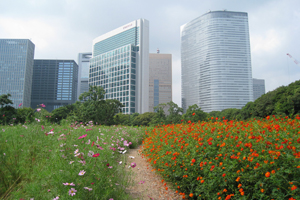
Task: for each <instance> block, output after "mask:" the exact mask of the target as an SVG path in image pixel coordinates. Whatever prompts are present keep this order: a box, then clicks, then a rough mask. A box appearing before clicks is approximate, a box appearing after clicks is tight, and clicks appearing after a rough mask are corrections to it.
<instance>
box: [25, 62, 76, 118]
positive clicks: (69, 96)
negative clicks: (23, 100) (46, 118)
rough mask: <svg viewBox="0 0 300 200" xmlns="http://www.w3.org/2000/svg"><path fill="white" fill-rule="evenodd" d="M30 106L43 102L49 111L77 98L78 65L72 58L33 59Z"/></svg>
mask: <svg viewBox="0 0 300 200" xmlns="http://www.w3.org/2000/svg"><path fill="white" fill-rule="evenodd" d="M33 69H34V70H33V76H32V95H31V107H32V108H33V109H35V108H37V106H38V105H40V104H42V103H43V104H45V106H46V107H45V109H46V110H47V111H49V112H51V111H52V110H54V109H56V108H59V107H61V106H65V105H69V104H72V103H75V102H76V100H77V85H78V65H77V64H76V62H75V61H74V60H41V59H35V60H34V66H33Z"/></svg>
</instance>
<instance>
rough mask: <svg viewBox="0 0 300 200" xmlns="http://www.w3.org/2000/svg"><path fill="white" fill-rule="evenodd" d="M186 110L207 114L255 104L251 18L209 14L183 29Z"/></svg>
mask: <svg viewBox="0 0 300 200" xmlns="http://www.w3.org/2000/svg"><path fill="white" fill-rule="evenodd" d="M180 29H181V73H182V75H181V76H182V79H181V81H182V83H181V85H182V92H181V94H182V107H183V109H184V111H186V110H187V108H188V107H189V106H191V105H193V104H197V105H198V106H199V107H201V109H202V110H203V111H205V112H211V111H221V110H224V109H227V108H241V107H243V106H244V105H245V104H246V103H247V102H249V101H253V86H252V69H251V55H250V41H249V28H248V14H247V13H245V12H230V11H213V12H208V13H206V14H204V15H202V16H200V17H198V18H196V19H194V20H192V21H191V22H189V23H187V24H185V25H183V26H181V28H180Z"/></svg>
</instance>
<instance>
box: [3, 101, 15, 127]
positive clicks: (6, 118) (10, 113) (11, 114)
mask: <svg viewBox="0 0 300 200" xmlns="http://www.w3.org/2000/svg"><path fill="white" fill-rule="evenodd" d="M16 117H17V111H16V109H15V108H14V107H12V106H10V105H6V106H4V107H2V108H0V124H8V123H10V124H11V123H14V120H15V118H16Z"/></svg>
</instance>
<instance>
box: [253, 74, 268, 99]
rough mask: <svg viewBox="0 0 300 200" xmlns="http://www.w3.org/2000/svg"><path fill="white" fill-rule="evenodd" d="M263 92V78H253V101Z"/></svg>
mask: <svg viewBox="0 0 300 200" xmlns="http://www.w3.org/2000/svg"><path fill="white" fill-rule="evenodd" d="M263 94H265V80H264V79H256V78H253V101H255V100H256V99H258V98H259V97H260V96H261V95H263Z"/></svg>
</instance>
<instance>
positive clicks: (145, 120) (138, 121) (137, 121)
mask: <svg viewBox="0 0 300 200" xmlns="http://www.w3.org/2000/svg"><path fill="white" fill-rule="evenodd" d="M154 116H155V113H153V112H145V113H143V114H139V115H138V116H137V117H135V118H134V120H133V122H132V125H134V126H137V125H141V126H149V124H150V122H151V120H152V118H153V117H154Z"/></svg>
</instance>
